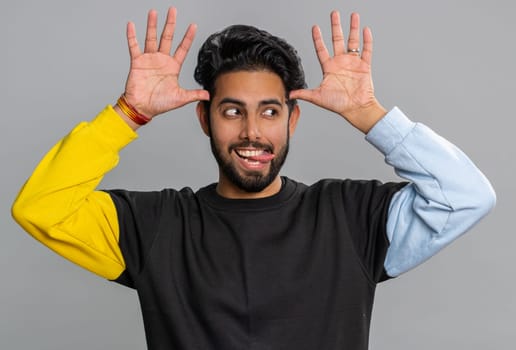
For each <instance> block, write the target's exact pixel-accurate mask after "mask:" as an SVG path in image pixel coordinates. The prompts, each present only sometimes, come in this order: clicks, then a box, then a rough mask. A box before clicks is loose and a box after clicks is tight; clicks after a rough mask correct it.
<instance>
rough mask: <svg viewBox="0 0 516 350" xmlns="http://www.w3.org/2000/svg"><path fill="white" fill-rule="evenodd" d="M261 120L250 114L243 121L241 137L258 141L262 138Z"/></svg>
mask: <svg viewBox="0 0 516 350" xmlns="http://www.w3.org/2000/svg"><path fill="white" fill-rule="evenodd" d="M258 119H259V118H258V117H257V116H255V115H251V114H248V115H247V116H246V117H245V118H243V119H242V131H241V133H240V137H241V138H242V139H245V140H250V141H252V140H258V139H260V137H261V132H260V122H259V120H258Z"/></svg>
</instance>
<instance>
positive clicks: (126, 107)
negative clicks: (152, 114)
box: [114, 94, 152, 130]
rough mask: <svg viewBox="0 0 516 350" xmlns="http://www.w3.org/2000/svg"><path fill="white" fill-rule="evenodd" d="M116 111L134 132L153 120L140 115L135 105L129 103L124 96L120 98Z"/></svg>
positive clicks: (115, 107)
mask: <svg viewBox="0 0 516 350" xmlns="http://www.w3.org/2000/svg"><path fill="white" fill-rule="evenodd" d="M114 109H115V111H116V112H117V113H118V114H119V115H120V117H121V118H122V119H123V120H124V121H125V122H126V123H127V124H128V125H129V126H130V127H131V128H132V129H133V130H136V129H138V128H139V127H140V126H142V125H145V124H147V123H148V122H150V121H151V120H152V118H149V117H147V116H145V115H143V114H141V113H139V112H138V111H137V110H136V108H134V107H133V105H131V104H130V103H129V102H127V99H126V98H125V95H124V94H122V95H121V96H120V98H119V99H118V101H117V103H116V105H115V106H114Z"/></svg>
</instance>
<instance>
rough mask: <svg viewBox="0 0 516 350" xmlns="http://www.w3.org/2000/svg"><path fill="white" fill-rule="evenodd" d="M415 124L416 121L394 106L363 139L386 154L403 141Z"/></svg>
mask: <svg viewBox="0 0 516 350" xmlns="http://www.w3.org/2000/svg"><path fill="white" fill-rule="evenodd" d="M415 126H416V123H414V122H413V121H411V120H410V119H409V118H407V116H405V114H403V112H402V111H401V110H400V109H399V108H398V107H394V108H393V109H392V110H391V111H389V113H387V114H386V115H385V116H384V117H383V118H382V119H380V120H379V121H378V122H377V123H376V124H375V125H374V126H373V128H372V129H371V130H369V132H368V133H367V135H366V137H365V139H366V140H367V141H368V142H369V143H370V144H372V145H373V146H374V147H376V149H378V150H379V151H380V152H382V153H383V154H384V155H387V154H389V153H390V152H391V151H392V150H393V149H394V148H395V147H396V146H397V145H399V144H400V143H401V142H403V139H404V138H405V136H407V135H408V134H409V133H410V132H411V130H412V129H413V128H414V127H415Z"/></svg>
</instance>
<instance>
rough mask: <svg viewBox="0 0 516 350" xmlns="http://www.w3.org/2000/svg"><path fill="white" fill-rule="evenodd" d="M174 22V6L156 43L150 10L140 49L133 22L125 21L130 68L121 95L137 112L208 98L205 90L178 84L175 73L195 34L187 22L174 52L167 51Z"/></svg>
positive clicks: (151, 114) (158, 110)
mask: <svg viewBox="0 0 516 350" xmlns="http://www.w3.org/2000/svg"><path fill="white" fill-rule="evenodd" d="M175 22H176V9H175V8H170V9H169V11H168V14H167V22H166V24H165V26H164V29H163V32H162V34H161V39H160V42H159V45H158V41H157V30H156V27H157V13H156V11H150V12H149V15H148V19H147V34H146V38H145V48H144V51H143V52H142V51H141V50H140V48H139V46H138V42H137V40H136V31H135V27H134V24H133V23H131V22H130V23H129V24H128V25H127V42H128V45H129V53H130V57H131V68H130V71H129V76H128V78H127V83H126V87H125V98H126V99H127V101H128V102H129V103H130V104H131V105H132V106H134V107H135V108H136V110H137V111H138V112H140V113H142V114H143V115H145V116H148V117H151V118H152V117H154V116H156V115H158V114H161V113H164V112H167V111H170V110H173V109H175V108H178V107H181V106H183V105H185V104H187V103H190V102H194V101H198V100H207V99H208V98H209V94H208V92H207V91H206V90H200V89H198V90H186V89H183V88H182V87H181V86H180V85H179V73H180V71H181V67H182V65H183V62H184V60H185V58H186V55H187V53H188V50H189V49H190V46H191V44H192V41H193V39H194V37H195V31H196V26H195V25H193V24H191V25H190V26H189V27H188V29H187V31H186V33H185V35H184V37H183V40H182V41H181V43H180V44H179V45H178V47H177V49H176V51H175V53H174V54H173V55H170V50H171V47H172V39H173V37H174V31H175Z"/></svg>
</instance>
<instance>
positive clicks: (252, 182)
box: [210, 135, 290, 193]
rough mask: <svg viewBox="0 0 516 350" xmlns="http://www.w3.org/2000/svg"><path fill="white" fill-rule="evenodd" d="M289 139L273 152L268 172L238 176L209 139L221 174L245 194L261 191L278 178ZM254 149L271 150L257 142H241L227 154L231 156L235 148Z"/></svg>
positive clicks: (253, 172)
mask: <svg viewBox="0 0 516 350" xmlns="http://www.w3.org/2000/svg"><path fill="white" fill-rule="evenodd" d="M289 139H290V137H289V135H287V142H286V143H285V144H284V145H283V146H282V147H281V149H280V150H279V151H278V152H275V153H274V154H275V157H274V158H273V159H272V160H271V161H270V166H269V171H268V172H267V173H264V174H262V173H261V172H259V171H252V172H248V173H247V174H240V173H239V172H238V170H237V169H236V167H235V165H234V164H233V162H231V160H225V159H224V157H223V156H222V151H221V150H220V148H219V147H218V146H217V144H216V143H215V141H214V140H213V135H212V136H211V137H210V146H211V152H212V153H213V156H214V157H215V159H216V161H217V164H218V165H219V168H220V170H221V171H222V173H223V174H224V175H225V176H226V177H227V178H228V179H229V181H231V182H232V183H233V184H234V185H236V186H237V187H238V188H240V189H241V190H243V191H245V192H249V193H257V192H261V191H263V190H264V189H265V188H266V187H267V186H269V185H270V184H271V183H272V181H274V179H275V178H276V176H278V174H279V172H280V170H281V167H282V166H283V164H284V163H285V160H286V159H287V154H288V150H289V141H290V140H289ZM249 146H252V147H256V148H261V149H271V146H270V145H264V144H261V143H259V142H249V141H247V142H242V143H239V144H232V145H231V146H229V147H228V153H229V154H231V152H233V150H234V149H235V148H239V147H249Z"/></svg>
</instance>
